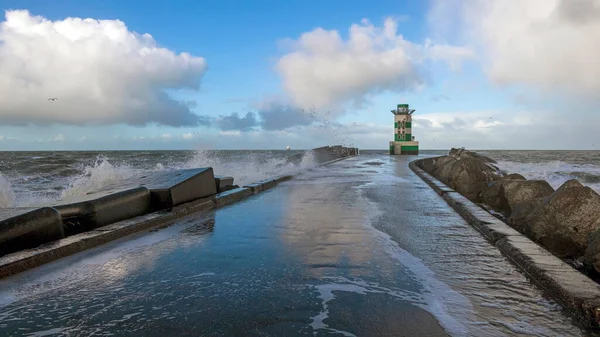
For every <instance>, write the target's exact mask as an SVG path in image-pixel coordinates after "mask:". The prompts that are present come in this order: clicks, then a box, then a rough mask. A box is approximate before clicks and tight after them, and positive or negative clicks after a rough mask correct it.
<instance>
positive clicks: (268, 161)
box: [183, 150, 315, 186]
mask: <svg viewBox="0 0 600 337" xmlns="http://www.w3.org/2000/svg"><path fill="white" fill-rule="evenodd" d="M314 166H315V162H314V158H313V154H312V151H306V152H304V154H303V157H302V160H301V161H300V163H299V164H295V163H293V162H291V161H289V160H288V157H272V156H270V155H269V153H256V152H249V153H247V154H245V155H243V156H236V157H235V160H232V159H231V158H228V157H226V156H218V155H217V154H216V153H215V152H212V151H206V150H198V151H196V152H195V154H194V155H193V156H192V158H190V159H189V160H188V161H187V162H186V163H184V164H183V167H184V168H195V167H212V168H213V171H214V172H215V174H218V175H226V176H232V177H233V178H234V183H235V184H237V185H240V186H242V185H245V184H249V183H252V182H256V181H260V180H263V179H266V178H271V177H274V176H279V175H284V174H294V173H297V172H299V171H301V170H303V169H307V168H311V167H314Z"/></svg>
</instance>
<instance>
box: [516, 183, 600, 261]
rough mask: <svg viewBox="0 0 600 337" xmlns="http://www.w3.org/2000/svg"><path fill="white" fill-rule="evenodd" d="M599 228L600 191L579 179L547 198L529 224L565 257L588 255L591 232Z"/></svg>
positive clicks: (535, 234)
mask: <svg viewBox="0 0 600 337" xmlns="http://www.w3.org/2000/svg"><path fill="white" fill-rule="evenodd" d="M598 229H600V195H598V193H596V192H595V191H594V190H592V189H591V188H589V187H586V186H583V185H582V184H581V183H580V182H579V181H577V180H575V179H572V180H569V181H567V182H565V183H564V184H563V185H562V186H561V187H559V188H558V189H557V190H556V192H554V193H553V194H552V195H551V196H549V197H547V198H545V200H544V201H543V202H542V203H541V205H539V206H538V207H536V209H535V210H534V211H533V212H532V213H531V214H529V216H527V219H526V225H525V233H526V234H527V235H529V237H531V238H532V239H534V240H535V241H537V242H539V243H540V244H542V245H543V246H544V247H546V248H547V249H548V250H550V251H551V252H553V253H554V254H556V255H557V256H558V257H561V258H578V257H581V256H582V255H584V253H585V251H586V247H587V245H588V238H589V237H590V234H591V233H593V232H595V231H596V230H598ZM592 249H593V248H592ZM590 254H593V252H591V251H590Z"/></svg>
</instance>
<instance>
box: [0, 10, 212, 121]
mask: <svg viewBox="0 0 600 337" xmlns="http://www.w3.org/2000/svg"><path fill="white" fill-rule="evenodd" d="M205 69H206V62H205V60H204V59H203V58H201V57H195V56H192V55H190V54H188V53H180V54H175V53H174V52H172V51H170V50H168V49H165V48H161V47H159V46H157V43H156V41H155V40H154V39H153V38H152V36H150V35H149V34H138V33H135V32H132V31H129V30H128V28H127V26H126V25H125V23H123V22H121V21H118V20H95V19H81V18H66V19H64V20H57V21H51V20H48V19H45V18H43V17H40V16H33V15H31V14H30V13H29V12H28V11H24V10H15V11H7V12H6V19H5V21H3V22H1V23H0V74H2V76H0V119H1V120H2V123H3V124H5V125H6V124H12V125H24V124H28V123H36V124H50V123H62V124H72V125H84V124H118V123H126V124H130V125H145V124H148V123H157V124H164V125H170V126H182V125H198V124H207V123H208V122H207V121H206V120H205V118H204V117H199V116H197V115H196V114H194V113H192V112H191V111H190V103H189V102H183V103H182V102H178V101H175V100H173V99H171V98H170V97H169V96H168V95H167V94H166V93H165V90H166V89H192V90H196V89H198V87H199V84H200V80H201V78H202V76H203V74H204V72H205ZM54 97H56V98H57V100H53V101H49V100H48V98H54Z"/></svg>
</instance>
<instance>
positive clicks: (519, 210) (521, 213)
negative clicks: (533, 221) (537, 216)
mask: <svg viewBox="0 0 600 337" xmlns="http://www.w3.org/2000/svg"><path fill="white" fill-rule="evenodd" d="M544 199H545V198H536V199H533V200H530V201H527V202H523V203H520V204H517V205H516V206H515V207H514V208H513V210H512V212H511V213H510V216H509V217H508V224H509V225H510V226H511V227H512V228H514V229H516V230H517V231H519V232H521V233H524V232H525V227H526V226H527V217H528V216H529V214H531V213H532V212H533V211H534V210H535V209H536V208H537V207H539V206H540V205H541V204H542V203H543V202H544Z"/></svg>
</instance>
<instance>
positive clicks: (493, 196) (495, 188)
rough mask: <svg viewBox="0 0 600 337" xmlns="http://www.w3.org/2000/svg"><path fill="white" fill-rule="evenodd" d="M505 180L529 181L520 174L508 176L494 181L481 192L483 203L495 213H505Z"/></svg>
mask: <svg viewBox="0 0 600 337" xmlns="http://www.w3.org/2000/svg"><path fill="white" fill-rule="evenodd" d="M505 180H527V179H525V177H523V176H522V175H520V174H517V173H512V174H509V175H507V176H504V177H502V178H500V179H498V180H496V181H493V182H491V183H489V184H488V186H486V187H485V188H484V189H483V191H482V192H481V195H480V197H481V201H482V202H484V203H485V204H486V205H489V206H490V207H492V208H493V209H494V210H495V211H498V212H502V211H503V204H504V202H503V195H502V194H501V192H502V183H503V182H504V181H505Z"/></svg>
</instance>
